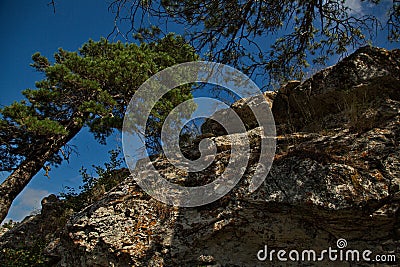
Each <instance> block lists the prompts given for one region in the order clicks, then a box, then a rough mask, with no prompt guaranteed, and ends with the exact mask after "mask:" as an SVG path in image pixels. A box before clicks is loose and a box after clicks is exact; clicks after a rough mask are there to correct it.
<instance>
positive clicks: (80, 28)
mask: <svg viewBox="0 0 400 267" xmlns="http://www.w3.org/2000/svg"><path fill="white" fill-rule="evenodd" d="M48 2H50V1H49V0H40V1H32V0H20V1H1V2H0V25H1V27H0V36H1V37H2V41H1V43H0V58H1V65H0V92H1V95H0V105H8V104H10V103H12V102H13V101H15V100H21V99H22V98H23V97H22V95H21V91H22V90H23V89H26V88H34V84H35V81H38V80H40V79H42V78H43V76H42V75H41V74H40V73H37V72H35V71H34V69H33V68H31V67H30V66H29V64H30V63H31V62H32V60H31V56H32V54H33V53H35V52H37V51H39V52H41V53H42V54H43V55H45V56H47V57H49V59H51V58H52V55H53V54H54V52H56V51H57V49H58V48H59V47H62V48H64V49H67V50H71V51H75V50H77V49H78V48H79V47H81V45H82V44H83V43H85V42H86V41H87V40H88V39H89V38H92V39H94V40H98V39H99V38H100V37H101V36H107V35H108V34H109V33H110V32H111V31H112V27H113V24H112V21H113V16H112V14H111V13H109V12H108V11H107V7H108V5H107V2H106V1H99V0H85V1H80V0H59V1H56V2H57V5H56V14H54V13H53V9H52V7H49V6H47V3H48ZM118 136H119V135H118V134H117V135H115V136H113V137H111V138H110V144H109V146H108V147H106V146H102V145H99V144H98V143H97V142H95V141H94V140H93V138H92V136H91V135H90V134H89V133H88V132H87V131H82V132H81V133H80V134H79V135H78V136H77V137H76V138H74V139H73V140H72V144H74V145H76V146H78V147H79V150H78V152H79V157H78V156H75V155H74V156H73V157H72V158H71V161H70V164H68V163H67V162H64V163H63V165H62V166H61V167H60V168H57V169H54V168H53V171H52V172H50V179H49V178H47V177H45V176H43V172H42V173H40V174H38V175H36V176H35V177H34V178H33V180H32V181H31V183H30V184H29V185H28V187H27V188H26V189H25V190H24V192H23V193H22V194H21V195H20V196H19V197H18V199H17V200H16V201H14V204H13V207H12V208H11V210H10V213H9V216H8V218H12V219H14V220H20V219H23V217H24V216H25V215H27V214H29V212H30V211H32V210H33V209H34V208H38V207H40V205H39V203H40V200H41V198H42V197H44V196H45V195H48V194H50V193H58V192H60V191H61V190H62V188H63V186H64V185H69V186H71V185H72V186H77V185H78V184H79V183H80V182H81V178H80V176H79V173H78V170H79V168H80V167H81V166H82V165H85V166H87V167H90V166H91V165H92V164H100V163H102V162H104V161H106V159H107V158H108V155H107V151H108V150H110V149H112V148H115V147H116V146H117V140H116V139H118ZM6 176H7V174H5V173H3V174H1V173H0V181H1V182H2V181H3V180H4V179H5V178H6Z"/></svg>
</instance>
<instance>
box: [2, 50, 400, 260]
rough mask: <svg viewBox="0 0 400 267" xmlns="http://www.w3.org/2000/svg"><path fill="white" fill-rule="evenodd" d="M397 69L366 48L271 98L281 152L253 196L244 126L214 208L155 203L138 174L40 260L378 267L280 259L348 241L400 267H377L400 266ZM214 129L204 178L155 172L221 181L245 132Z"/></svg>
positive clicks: (178, 179) (254, 150)
mask: <svg viewBox="0 0 400 267" xmlns="http://www.w3.org/2000/svg"><path fill="white" fill-rule="evenodd" d="M399 60H400V54H399V50H393V51H387V50H384V49H378V48H361V49H359V50H357V51H356V52H355V53H354V54H353V55H351V56H349V57H348V58H346V59H344V60H343V61H342V62H340V63H338V64H337V65H335V66H333V67H331V68H328V69H326V70H323V71H321V72H319V73H317V74H316V75H315V76H313V77H312V78H311V79H309V80H307V81H305V82H303V83H299V82H296V81H294V82H291V83H290V85H287V86H286V87H285V88H283V90H282V91H280V92H277V93H276V95H275V94H274V96H273V97H271V98H269V97H268V99H273V102H271V103H272V110H273V112H274V117H275V120H276V122H277V127H278V130H279V135H278V136H277V152H276V155H275V158H274V162H273V165H272V167H271V170H270V172H269V174H268V176H267V177H266V179H265V182H264V184H263V185H262V186H261V187H260V188H259V189H258V190H257V191H256V192H254V193H249V192H248V190H247V188H248V185H249V183H250V180H251V177H252V174H253V172H254V171H255V167H256V166H257V162H258V161H259V159H258V156H259V150H260V140H261V139H262V138H264V137H263V136H261V131H260V129H259V128H256V127H257V125H256V124H252V123H251V122H250V121H248V122H246V123H245V124H246V127H247V129H248V130H249V132H248V135H249V137H250V139H251V142H250V146H251V156H250V159H249V164H248V166H247V169H246V171H245V174H244V176H243V178H242V179H241V181H240V182H239V183H238V185H237V186H236V187H235V188H234V189H233V190H232V191H231V192H229V194H227V195H226V196H224V197H223V198H221V199H220V200H218V201H216V202H214V203H211V204H208V205H205V206H201V207H196V208H177V207H172V206H168V205H165V204H162V203H160V202H158V201H156V200H154V199H152V198H151V197H149V196H148V195H147V194H146V193H144V192H143V191H142V190H141V189H140V188H139V187H138V186H137V185H136V183H135V178H140V177H141V176H144V175H146V173H145V172H143V171H142V168H143V166H142V165H141V164H138V165H137V169H136V170H135V171H134V172H133V174H132V175H130V176H129V177H127V178H126V179H125V180H124V181H123V182H121V183H120V184H119V185H118V186H116V187H114V188H113V189H112V190H111V191H109V192H107V193H106V194H105V195H104V197H103V198H101V199H100V200H99V201H96V202H95V203H93V204H92V205H90V206H88V207H86V208H85V209H83V210H81V211H80V212H78V213H76V214H74V215H72V216H71V217H70V219H69V220H68V222H67V223H66V224H64V225H63V228H62V229H61V230H62V231H61V232H60V234H59V235H53V236H51V237H50V238H48V241H49V242H48V243H47V247H46V249H45V251H46V253H47V254H48V255H51V256H52V259H53V263H54V265H57V266H73V265H76V266H268V265H272V266H374V265H376V266H378V265H377V264H378V263H377V262H367V261H365V260H363V259H360V261H345V260H339V259H337V260H336V261H330V260H329V258H328V256H327V255H325V258H324V259H323V260H322V261H313V260H309V261H301V260H297V261H291V260H289V261H287V262H284V261H279V260H278V258H277V251H279V250H285V251H286V252H287V254H286V258H288V254H289V251H291V250H297V251H300V255H301V252H302V251H303V250H315V251H316V252H317V253H321V251H323V250H328V249H329V247H331V248H332V249H336V250H340V249H339V248H338V245H340V246H342V244H344V243H343V242H344V240H340V242H341V243H338V244H337V241H338V240H339V239H345V240H346V241H347V246H346V247H341V248H342V251H343V253H344V255H345V253H346V249H348V250H358V251H360V253H362V252H363V251H365V250H370V251H372V254H371V255H370V258H371V259H374V257H375V256H376V255H386V256H388V255H393V256H394V257H396V259H397V262H386V263H384V264H382V263H380V264H379V266H385V265H388V266H395V265H396V264H398V262H399V260H400V246H399V244H400V220H399V217H400V210H399V205H400V189H399V188H400V149H399V145H400V142H399V141H400V138H399V137H400V98H399V95H400V77H399V73H400V72H399V66H400V63H399ZM362 96H363V97H362ZM297 97H298V98H297ZM247 101H249V100H242V101H241V102H240V103H237V104H236V106H235V111H237V112H238V113H239V115H240V114H247V111H248V110H247V111H246V109H247V108H246V105H245V103H246V102H247ZM318 101H320V102H318ZM333 103H335V104H336V106H335V105H334V104H333ZM346 103H347V104H349V105H348V106H346V105H347V104H346ZM350 104H351V105H350ZM317 107H320V109H318V110H317ZM223 113H224V111H220V114H223ZM215 116H219V115H218V114H216V115H215ZM243 117H247V115H246V116H243ZM212 127H214V126H212V123H210V122H209V124H208V125H205V126H204V127H203V128H204V129H206V130H207V129H208V130H209V133H213V134H212V135H208V136H207V137H208V138H210V139H211V140H212V141H214V142H215V144H216V146H217V155H216V160H215V161H214V162H213V163H212V164H211V165H210V166H209V167H208V168H207V169H206V170H204V171H201V172H198V173H190V172H189V173H188V172H184V171H179V170H177V169H176V168H175V167H174V166H172V165H171V164H170V163H169V162H168V161H167V160H166V159H165V158H163V157H157V158H154V160H153V161H154V163H153V164H154V165H155V166H156V168H157V169H158V170H159V171H160V172H161V173H162V174H163V175H164V176H165V177H166V178H167V179H169V180H170V181H173V182H175V183H180V184H185V185H187V186H193V185H199V184H206V183H209V182H210V181H212V180H213V179H215V178H216V177H219V176H220V175H221V174H222V173H223V172H224V169H225V167H226V165H227V162H228V161H229V153H230V145H229V142H230V140H236V141H237V142H241V140H242V138H241V135H243V133H242V134H241V133H237V134H233V135H231V136H221V134H223V132H222V131H220V129H217V128H212ZM24 224H25V227H27V225H28V224H27V222H23V223H22V224H21V225H19V226H17V228H15V229H18V227H23V225H24ZM31 228H34V226H31ZM13 231H17V230H13ZM13 234H15V232H14V233H13V232H11V231H9V232H8V233H6V234H5V235H4V236H3V237H1V238H0V242H1V243H0V244H1V246H2V247H7V246H9V245H10V244H11V243H12V242H11V238H12V236H13ZM7 238H8V239H7ZM266 246H267V250H268V251H269V252H271V251H272V250H274V251H275V254H273V256H272V257H271V260H270V259H269V257H267V258H265V259H263V256H264V254H265V253H264V251H263V250H265V248H266ZM260 250H261V252H260ZM257 255H258V256H261V259H259V258H258V257H257ZM269 255H270V254H268V256H269ZM293 255H294V256H295V255H296V254H295V253H294V254H292V256H293ZM307 255H308V254H307ZM317 255H318V256H319V255H320V254H317ZM360 255H361V254H360ZM311 256H312V255H311Z"/></svg>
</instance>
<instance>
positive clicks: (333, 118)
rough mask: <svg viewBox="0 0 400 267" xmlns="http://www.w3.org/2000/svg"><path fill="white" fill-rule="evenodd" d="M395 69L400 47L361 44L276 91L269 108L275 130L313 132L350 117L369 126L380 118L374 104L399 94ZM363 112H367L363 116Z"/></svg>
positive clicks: (399, 67) (399, 76)
mask: <svg viewBox="0 0 400 267" xmlns="http://www.w3.org/2000/svg"><path fill="white" fill-rule="evenodd" d="M399 73H400V50H398V49H395V50H392V51H388V50H386V49H382V48H375V47H369V46H366V47H362V48H360V49H358V50H357V51H356V52H355V53H354V54H352V55H350V56H349V57H347V58H345V59H343V60H342V61H340V62H339V63H337V64H336V65H334V66H332V67H329V68H327V69H324V70H322V71H319V72H318V73H316V74H315V75H314V76H312V77H311V78H310V79H308V80H306V81H305V82H303V83H297V84H295V86H292V84H289V85H290V86H284V87H283V88H282V90H280V91H279V92H278V94H277V95H276V97H275V99H274V104H273V107H272V112H273V114H274V119H275V122H276V124H277V125H280V126H281V128H280V129H279V132H280V133H283V132H287V131H289V132H295V131H309V132H315V131H318V130H321V129H333V128H338V127H340V126H343V124H344V123H346V122H349V121H350V122H351V123H353V124H355V125H353V126H355V127H356V128H357V127H362V128H371V127H373V126H375V124H376V123H379V122H380V121H382V118H381V117H380V116H381V114H380V112H379V110H380V108H381V106H382V105H385V101H386V100H387V99H392V100H399V97H400V96H399V95H400V94H399V90H398V83H399V80H400V74H399ZM286 87H288V88H286ZM368 112H369V113H370V114H368ZM364 113H365V114H364ZM390 114H391V113H390ZM365 116H368V117H370V118H368V120H366V121H363V120H362V119H361V118H363V117H365ZM357 120H358V121H357Z"/></svg>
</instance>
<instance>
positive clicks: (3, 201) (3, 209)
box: [0, 126, 82, 223]
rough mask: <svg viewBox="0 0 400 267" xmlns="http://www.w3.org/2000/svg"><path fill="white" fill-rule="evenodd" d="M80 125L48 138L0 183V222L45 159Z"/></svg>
mask: <svg viewBox="0 0 400 267" xmlns="http://www.w3.org/2000/svg"><path fill="white" fill-rule="evenodd" d="M81 129H82V127H78V126H73V127H71V129H68V132H69V134H68V135H65V136H62V137H61V138H59V139H57V140H55V139H54V137H51V138H49V139H48V140H47V141H46V142H45V143H44V144H43V145H42V147H43V149H41V150H40V151H38V152H37V154H35V155H32V156H31V157H28V158H27V159H25V160H24V161H23V162H22V163H21V164H20V165H19V166H18V168H17V169H16V170H15V171H13V173H11V174H10V175H9V176H8V177H7V178H6V180H5V181H4V182H3V183H2V184H1V185H0V223H1V222H3V220H4V219H5V218H6V216H7V214H8V211H9V209H10V207H11V204H12V202H13V201H14V199H15V198H16V197H17V196H18V195H19V193H21V192H22V190H23V189H24V188H25V187H26V186H27V185H28V183H29V182H30V181H31V180H32V178H33V176H35V175H36V174H37V173H38V172H39V171H40V169H41V168H42V167H43V166H44V164H45V163H46V162H47V160H48V159H49V158H50V157H51V156H53V155H54V154H55V153H57V152H58V151H59V150H60V149H61V148H62V147H63V146H65V145H66V144H67V143H68V142H69V141H70V140H71V139H72V138H73V137H74V136H75V135H76V134H77V133H78V132H79V131H80V130H81Z"/></svg>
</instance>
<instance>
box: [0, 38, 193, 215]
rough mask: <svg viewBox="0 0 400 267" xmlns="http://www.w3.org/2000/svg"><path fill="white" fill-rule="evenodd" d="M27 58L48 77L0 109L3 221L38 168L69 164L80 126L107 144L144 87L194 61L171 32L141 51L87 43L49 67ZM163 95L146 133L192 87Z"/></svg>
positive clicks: (61, 54)
mask: <svg viewBox="0 0 400 267" xmlns="http://www.w3.org/2000/svg"><path fill="white" fill-rule="evenodd" d="M32 59H33V64H32V66H33V67H34V68H35V69H36V70H37V71H39V72H42V73H43V74H44V76H45V78H44V79H43V80H41V81H39V82H37V83H36V89H27V90H24V91H23V95H24V96H25V97H26V100H23V101H21V102H14V103H13V104H11V105H9V106H7V107H4V108H2V109H1V110H0V155H1V162H0V171H8V172H11V174H10V175H9V176H8V177H7V178H6V180H5V181H4V182H3V183H2V184H1V185H0V222H1V221H3V220H4V218H5V217H6V215H7V213H8V210H9V208H10V206H11V204H12V201H13V200H14V199H15V198H16V197H17V195H18V194H19V193H20V192H21V191H22V190H23V189H24V187H25V186H26V185H27V184H28V183H29V181H31V179H32V178H33V176H34V175H35V174H36V173H38V172H39V171H40V170H41V168H43V167H44V168H45V169H46V170H48V168H49V165H58V164H61V162H62V161H63V160H65V159H68V156H69V153H70V149H68V142H69V141H70V140H71V139H72V138H73V137H74V136H75V135H76V134H77V133H78V132H79V131H80V130H81V129H82V128H83V127H88V128H89V129H90V131H91V132H92V133H93V135H94V137H95V138H96V139H97V140H98V141H99V142H101V143H105V142H106V138H107V137H108V136H109V135H110V134H112V132H113V131H114V130H115V129H121V127H122V122H123V117H124V112H125V109H126V107H127V105H128V104H129V101H130V99H131V97H132V96H133V95H134V93H135V91H136V90H137V89H138V87H139V86H140V85H141V84H142V83H143V82H145V81H146V80H147V79H148V78H149V77H151V76H152V75H153V74H155V73H157V72H158V71H160V70H162V69H164V68H166V67H169V66H172V65H174V64H178V63H182V62H187V61H193V60H196V59H197V55H196V53H195V51H194V49H193V48H192V47H191V46H190V45H188V44H187V43H185V41H184V40H183V38H181V37H179V36H174V35H173V34H169V35H167V36H166V37H165V38H163V39H161V40H159V41H157V42H152V43H141V44H140V45H136V44H123V43H121V42H117V43H110V42H108V41H107V40H106V39H101V40H100V41H98V42H95V41H93V40H90V41H88V42H87V43H86V44H84V45H83V46H82V47H81V48H80V49H79V51H78V52H68V51H65V50H63V49H59V51H58V52H57V53H55V55H54V60H55V62H54V63H50V61H49V60H48V59H47V58H46V57H44V56H42V55H41V54H40V53H36V54H34V55H33V56H32ZM168 94H170V95H168ZM168 94H167V95H166V96H165V97H163V99H162V101H159V102H158V103H157V104H156V106H155V107H154V111H155V112H154V113H153V116H152V118H150V121H149V125H148V127H149V129H156V128H157V127H159V124H160V121H162V120H163V119H165V117H166V115H167V114H168V113H169V112H168V111H169V109H171V107H174V106H176V105H177V104H179V103H181V102H182V101H184V100H187V99H190V98H191V97H192V95H191V87H190V85H187V86H181V87H178V88H175V89H174V90H171V91H170V92H169V93H168ZM171 96H173V97H171Z"/></svg>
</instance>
